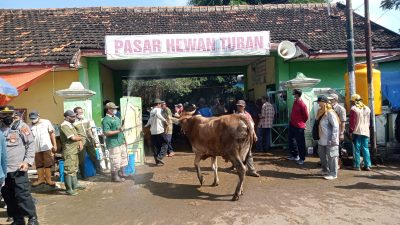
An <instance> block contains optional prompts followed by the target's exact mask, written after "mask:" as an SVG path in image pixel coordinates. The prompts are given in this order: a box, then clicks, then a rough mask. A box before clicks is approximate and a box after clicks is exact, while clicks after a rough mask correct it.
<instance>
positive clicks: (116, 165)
mask: <svg viewBox="0 0 400 225" xmlns="http://www.w3.org/2000/svg"><path fill="white" fill-rule="evenodd" d="M105 107H106V109H107V114H106V116H105V117H104V118H103V121H102V122H101V125H102V127H103V133H104V135H105V136H106V145H107V148H108V149H109V151H110V159H111V180H112V181H113V182H123V181H125V178H124V176H125V174H124V169H125V166H127V165H128V152H127V149H126V143H125V137H124V133H123V132H124V129H123V127H122V126H121V120H120V119H119V118H118V117H117V113H118V110H117V109H118V106H116V105H115V104H114V103H113V102H109V103H107V104H106V106H105Z"/></svg>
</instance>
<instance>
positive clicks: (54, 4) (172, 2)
mask: <svg viewBox="0 0 400 225" xmlns="http://www.w3.org/2000/svg"><path fill="white" fill-rule="evenodd" d="M187 2H188V0H0V8H7V9H10V8H14V9H17V8H68V7H69V8H71V7H93V6H121V7H123V6H131V7H132V6H184V5H187ZM331 2H342V3H343V4H345V2H346V0H331ZM380 2H381V1H380V0H369V4H370V18H371V21H373V22H376V23H378V24H380V25H382V26H384V27H386V28H388V29H390V30H392V31H395V32H397V33H400V31H399V30H400V23H399V22H400V10H389V11H388V10H386V11H384V10H382V9H381V8H379V5H380ZM352 5H353V9H354V10H355V12H356V13H358V14H360V15H364V0H352ZM395 21H399V22H397V23H396V22H395Z"/></svg>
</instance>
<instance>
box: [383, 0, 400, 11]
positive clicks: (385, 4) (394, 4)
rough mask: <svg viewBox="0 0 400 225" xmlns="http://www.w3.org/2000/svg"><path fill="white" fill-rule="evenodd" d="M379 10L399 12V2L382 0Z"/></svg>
mask: <svg viewBox="0 0 400 225" xmlns="http://www.w3.org/2000/svg"><path fill="white" fill-rule="evenodd" d="M381 8H382V9H387V10H390V9H393V8H394V9H395V10H400V0H382V1H381Z"/></svg>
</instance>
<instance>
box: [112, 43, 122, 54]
mask: <svg viewBox="0 0 400 225" xmlns="http://www.w3.org/2000/svg"><path fill="white" fill-rule="evenodd" d="M122 47H124V42H122V41H121V40H114V50H115V54H119V50H120V49H121V48H122Z"/></svg>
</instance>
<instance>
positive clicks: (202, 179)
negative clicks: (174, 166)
mask: <svg viewBox="0 0 400 225" xmlns="http://www.w3.org/2000/svg"><path fill="white" fill-rule="evenodd" d="M200 160H201V156H200V155H197V154H196V157H195V158H194V167H195V168H196V171H197V178H198V179H199V181H200V186H202V185H203V183H204V177H203V175H202V174H201V171H200Z"/></svg>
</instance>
